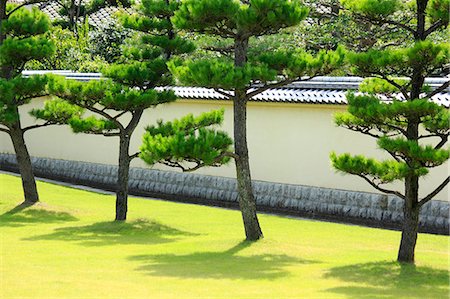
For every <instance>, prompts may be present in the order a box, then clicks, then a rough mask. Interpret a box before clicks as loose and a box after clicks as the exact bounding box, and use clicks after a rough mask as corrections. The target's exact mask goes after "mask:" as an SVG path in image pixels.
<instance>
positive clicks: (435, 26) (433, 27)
mask: <svg viewBox="0 0 450 299" xmlns="http://www.w3.org/2000/svg"><path fill="white" fill-rule="evenodd" d="M444 25H445V22H444V20H442V19H440V20H439V21H436V22H434V23H433V24H431V26H430V27H429V28H428V29H427V30H425V32H424V35H425V37H427V36H428V35H430V34H431V33H433V32H434V31H435V30H436V29H438V28H439V27H441V26H444Z"/></svg>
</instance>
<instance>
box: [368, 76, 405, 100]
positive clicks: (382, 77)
mask: <svg viewBox="0 0 450 299" xmlns="http://www.w3.org/2000/svg"><path fill="white" fill-rule="evenodd" d="M373 74H374V75H378V76H379V78H380V79H383V80H385V81H387V82H388V83H389V84H391V85H392V86H394V87H396V88H398V90H400V92H401V93H402V95H403V96H404V97H405V100H408V99H409V94H408V92H407V90H406V89H405V87H404V86H402V85H400V84H398V83H397V82H395V81H394V80H392V79H389V78H388V77H387V76H386V75H385V74H383V73H379V72H376V73H373Z"/></svg>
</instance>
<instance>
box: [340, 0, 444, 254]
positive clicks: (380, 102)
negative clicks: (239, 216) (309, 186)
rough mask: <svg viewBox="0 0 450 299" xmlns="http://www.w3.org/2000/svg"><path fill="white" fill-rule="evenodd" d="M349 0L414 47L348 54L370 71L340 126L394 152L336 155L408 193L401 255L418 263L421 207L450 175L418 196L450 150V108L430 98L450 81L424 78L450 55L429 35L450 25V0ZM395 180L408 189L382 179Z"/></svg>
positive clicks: (352, 170) (359, 69)
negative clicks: (436, 83) (381, 157)
mask: <svg viewBox="0 0 450 299" xmlns="http://www.w3.org/2000/svg"><path fill="white" fill-rule="evenodd" d="M342 3H343V5H344V6H345V7H346V8H347V9H348V10H349V11H350V12H351V13H352V14H353V16H354V17H355V18H356V19H357V20H363V21H364V22H370V23H372V24H374V25H379V26H380V30H383V29H384V28H386V27H387V28H391V27H392V26H393V27H394V28H401V29H402V30H406V31H407V32H408V33H409V34H408V35H407V36H405V37H404V38H405V40H407V41H408V43H409V44H410V45H411V46H409V47H405V48H396V49H386V50H369V51H367V52H364V53H351V54H349V61H350V63H351V64H352V65H353V66H354V70H355V73H356V74H357V75H361V76H365V77H371V78H369V79H366V81H365V82H364V83H363V84H362V85H361V87H360V91H362V92H365V93H364V94H362V95H355V94H350V95H349V97H348V101H349V107H348V113H344V114H338V115H337V116H336V123H337V124H338V125H339V126H342V127H344V128H347V129H350V130H353V131H356V132H360V133H363V134H366V135H368V136H371V137H373V138H375V139H376V140H377V143H378V146H379V147H380V148H381V149H383V150H384V151H386V152H387V153H388V154H389V155H390V156H391V157H392V159H391V160H385V161H377V160H375V159H369V158H366V157H364V156H359V155H358V156H352V155H350V154H343V155H339V156H338V155H336V154H334V153H333V154H332V155H331V160H332V163H333V166H334V167H335V168H336V169H337V170H339V171H342V172H345V173H349V174H353V175H357V176H359V177H361V178H363V179H364V180H366V181H367V182H368V183H369V184H370V185H372V186H373V187H374V188H375V189H377V190H379V191H381V192H384V193H388V194H394V195H396V196H398V197H399V198H401V199H403V201H404V206H403V226H402V237H401V243H400V248H399V252H398V261H399V262H406V263H413V262H414V251H415V246H416V241H417V231H418V224H419V212H420V209H421V207H422V206H423V205H424V204H426V203H427V202H429V201H430V200H431V199H433V197H434V196H435V195H437V194H438V193H439V192H440V191H441V190H442V189H443V188H444V187H445V186H446V185H447V184H448V182H449V177H447V178H445V179H444V180H443V182H442V183H441V184H439V185H438V186H435V189H434V191H432V192H431V193H429V194H428V195H425V196H424V197H420V196H419V179H420V177H423V176H424V175H426V174H427V173H428V172H429V169H430V168H433V167H436V166H439V165H442V164H444V163H445V162H446V161H447V160H448V159H449V155H450V151H449V150H448V149H446V148H444V147H445V144H446V143H447V140H448V136H449V132H450V114H449V111H448V109H445V108H444V107H442V106H439V105H437V104H435V103H433V102H431V101H430V98H431V97H432V96H433V95H436V94H437V93H439V92H440V91H443V90H446V89H448V86H449V81H447V82H446V83H444V84H443V85H442V86H440V87H437V88H436V89H434V90H431V89H430V88H429V87H428V86H426V84H425V77H427V76H429V75H431V74H433V73H434V72H436V71H437V70H440V69H442V67H443V65H444V64H446V63H448V61H449V50H450V47H449V44H448V43H443V44H437V43H433V42H431V41H430V38H431V36H432V35H433V34H434V33H435V32H436V31H437V30H442V29H445V28H447V26H448V22H449V19H448V17H449V1H448V0H430V1H427V0H417V1H399V0H384V1H369V0H363V1H361V0H345V1H342ZM405 11H409V14H410V18H408V19H406V20H405V19H404V18H402V19H399V18H398V16H399V15H404V13H405ZM386 24H388V25H389V26H386ZM396 77H402V78H401V79H397V78H396ZM380 94H383V95H384V96H385V97H387V100H388V101H386V98H384V99H383V97H380ZM433 142H434V143H433ZM396 180H400V181H403V183H404V189H403V191H402V192H400V191H396V190H390V189H388V188H387V187H386V186H383V185H384V184H387V183H390V182H393V181H396Z"/></svg>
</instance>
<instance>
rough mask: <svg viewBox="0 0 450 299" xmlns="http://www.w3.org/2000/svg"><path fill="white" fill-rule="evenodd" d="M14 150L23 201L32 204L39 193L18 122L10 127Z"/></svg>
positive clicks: (37, 199)
mask: <svg viewBox="0 0 450 299" xmlns="http://www.w3.org/2000/svg"><path fill="white" fill-rule="evenodd" d="M9 135H10V136H11V140H12V143H13V145H14V151H15V153H16V160H17V165H18V166H19V172H20V176H21V178H22V186H23V193H24V197H25V202H26V203H29V204H33V203H36V202H38V201H39V195H38V191H37V187H36V180H35V178H34V174H33V167H32V165H31V158H30V154H29V153H28V149H27V145H26V144H25V139H24V136H23V131H22V129H21V128H20V123H19V124H15V125H14V126H11V127H10V133H9Z"/></svg>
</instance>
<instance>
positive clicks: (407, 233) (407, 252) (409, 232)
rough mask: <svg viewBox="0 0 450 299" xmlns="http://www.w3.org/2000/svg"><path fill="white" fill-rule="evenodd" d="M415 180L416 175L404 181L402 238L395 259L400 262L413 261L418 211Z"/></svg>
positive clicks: (416, 179)
mask: <svg viewBox="0 0 450 299" xmlns="http://www.w3.org/2000/svg"><path fill="white" fill-rule="evenodd" d="M416 182H418V178H417V177H414V178H409V179H406V181H405V185H406V186H405V187H406V190H407V195H406V199H405V203H404V206H403V227H402V239H401V242H400V248H399V250H398V256H397V261H399V262H402V263H414V252H415V248H416V242H417V232H418V228H419V211H420V209H419V208H418V207H417V189H416V188H415V187H418V184H417V183H416ZM414 189H416V190H414ZM408 190H409V192H408ZM408 195H409V196H408Z"/></svg>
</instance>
